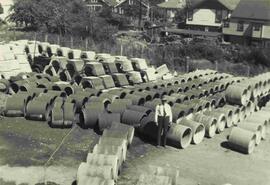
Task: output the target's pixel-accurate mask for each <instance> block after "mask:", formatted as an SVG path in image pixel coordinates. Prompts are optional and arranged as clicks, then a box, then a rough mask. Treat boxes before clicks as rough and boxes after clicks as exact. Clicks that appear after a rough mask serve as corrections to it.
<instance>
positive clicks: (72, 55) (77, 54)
mask: <svg viewBox="0 0 270 185" xmlns="http://www.w3.org/2000/svg"><path fill="white" fill-rule="evenodd" d="M81 54H82V50H80V49H72V50H70V51H69V52H68V58H69V59H80V58H81Z"/></svg>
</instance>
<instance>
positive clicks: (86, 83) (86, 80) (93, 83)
mask: <svg viewBox="0 0 270 185" xmlns="http://www.w3.org/2000/svg"><path fill="white" fill-rule="evenodd" d="M80 86H81V87H82V88H84V89H86V88H90V89H92V88H93V89H98V90H102V89H105V87H104V85H103V81H102V79H101V78H98V77H83V79H82V81H81V84H80Z"/></svg>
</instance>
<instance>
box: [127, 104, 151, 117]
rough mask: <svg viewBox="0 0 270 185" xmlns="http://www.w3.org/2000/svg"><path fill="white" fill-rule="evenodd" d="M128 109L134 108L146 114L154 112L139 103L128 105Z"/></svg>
mask: <svg viewBox="0 0 270 185" xmlns="http://www.w3.org/2000/svg"><path fill="white" fill-rule="evenodd" d="M127 109H130V110H134V111H137V112H142V113H144V114H146V115H149V114H150V113H151V112H152V109H151V108H148V107H145V106H139V105H128V106H127Z"/></svg>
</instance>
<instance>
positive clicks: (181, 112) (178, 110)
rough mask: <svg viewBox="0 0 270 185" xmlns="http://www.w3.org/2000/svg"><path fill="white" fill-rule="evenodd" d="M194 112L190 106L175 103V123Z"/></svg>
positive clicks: (173, 112)
mask: <svg viewBox="0 0 270 185" xmlns="http://www.w3.org/2000/svg"><path fill="white" fill-rule="evenodd" d="M193 112H194V109H193V108H192V107H191V106H190V105H183V104H179V103H175V104H174V105H173V107H172V115H173V121H174V122H176V121H177V120H178V119H179V118H182V117H184V116H187V115H189V114H191V113H193Z"/></svg>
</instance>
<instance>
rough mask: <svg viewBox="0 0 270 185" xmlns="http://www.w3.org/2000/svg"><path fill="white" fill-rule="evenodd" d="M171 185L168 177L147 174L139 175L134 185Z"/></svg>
mask: <svg viewBox="0 0 270 185" xmlns="http://www.w3.org/2000/svg"><path fill="white" fill-rule="evenodd" d="M148 184H149V185H150V184H155V185H165V184H166V185H172V180H171V179H170V177H168V176H157V175H149V174H141V175H140V177H139V180H138V182H137V184H136V185H148Z"/></svg>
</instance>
